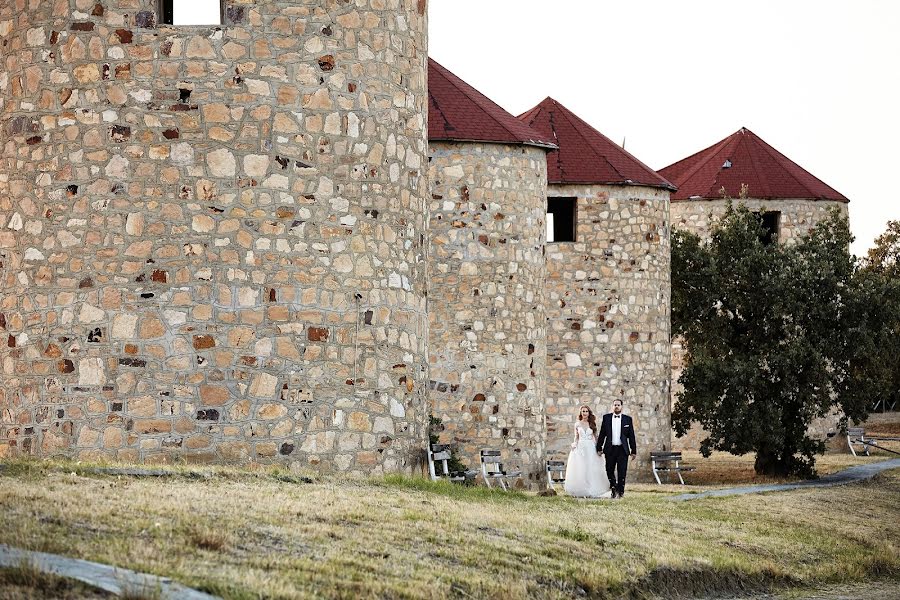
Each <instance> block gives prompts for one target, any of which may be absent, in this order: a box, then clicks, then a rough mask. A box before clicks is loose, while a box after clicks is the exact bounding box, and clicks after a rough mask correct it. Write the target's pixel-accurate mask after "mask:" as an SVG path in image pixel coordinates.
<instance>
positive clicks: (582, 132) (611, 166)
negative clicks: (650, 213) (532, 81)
mask: <svg viewBox="0 0 900 600" xmlns="http://www.w3.org/2000/svg"><path fill="white" fill-rule="evenodd" d="M519 120H521V121H522V122H523V123H527V124H528V125H530V126H531V127H532V128H533V129H536V130H537V131H539V132H540V133H542V134H543V135H544V136H545V137H547V138H548V139H551V140H553V141H555V142H556V145H557V146H559V150H556V151H553V152H550V153H548V154H547V178H548V181H549V182H550V183H560V184H566V183H587V184H613V185H623V184H626V185H646V186H653V187H661V188H667V189H671V190H674V189H675V186H673V185H672V184H671V183H669V182H668V181H666V180H665V179H664V178H663V177H661V176H660V175H659V174H658V173H657V172H656V171H654V170H653V169H651V168H650V167H648V166H647V165H645V164H644V163H642V162H641V161H639V160H638V159H636V158H635V157H634V156H632V155H631V154H629V153H628V152H626V151H625V149H624V148H622V147H621V146H619V145H618V144H616V143H615V142H613V141H612V140H610V139H609V138H608V137H606V136H605V135H603V134H602V133H600V132H599V131H597V130H596V129H594V128H593V127H591V126H590V125H588V124H587V123H585V122H584V121H582V120H581V119H580V118H579V117H578V116H577V115H576V114H575V113H573V112H572V111H570V110H569V109H568V108H566V107H565V106H563V105H562V104H560V103H559V102H557V101H556V100H554V99H553V98H547V99H546V100H544V101H543V102H541V103H540V104H538V105H537V106H535V107H534V108H532V109H531V110H529V111H528V112H526V113H524V114H522V115H519Z"/></svg>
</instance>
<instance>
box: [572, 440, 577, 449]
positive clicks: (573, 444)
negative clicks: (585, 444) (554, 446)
mask: <svg viewBox="0 0 900 600" xmlns="http://www.w3.org/2000/svg"><path fill="white" fill-rule="evenodd" d="M577 446H578V444H576V443H575V442H572V450H574V449H575V448H576V447H577Z"/></svg>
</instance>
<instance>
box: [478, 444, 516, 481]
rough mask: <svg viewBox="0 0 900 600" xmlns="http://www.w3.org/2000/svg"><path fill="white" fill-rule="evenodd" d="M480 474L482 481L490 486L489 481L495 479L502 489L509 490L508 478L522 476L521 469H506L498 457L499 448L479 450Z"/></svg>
mask: <svg viewBox="0 0 900 600" xmlns="http://www.w3.org/2000/svg"><path fill="white" fill-rule="evenodd" d="M481 476H482V477H484V483H485V484H487V486H488V487H492V485H491V481H492V480H493V481H497V482H498V483H499V484H500V487H501V488H502V489H504V490H507V491H508V490H509V480H510V479H511V478H512V479H515V478H518V477H521V476H522V472H521V471H506V470H505V469H504V468H503V463H502V462H501V459H500V451H499V450H482V451H481Z"/></svg>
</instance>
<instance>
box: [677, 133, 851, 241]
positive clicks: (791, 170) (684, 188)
mask: <svg viewBox="0 0 900 600" xmlns="http://www.w3.org/2000/svg"><path fill="white" fill-rule="evenodd" d="M660 174H661V175H663V176H664V177H666V178H667V179H669V181H671V182H672V183H674V184H675V185H676V186H677V187H678V191H677V192H675V193H674V194H673V195H672V208H671V212H672V226H673V227H675V228H676V229H681V230H684V231H691V232H693V233H696V234H697V235H699V236H700V237H701V238H707V237H709V234H710V230H711V227H712V225H713V223H715V222H716V221H717V220H718V219H720V218H721V217H722V215H724V214H725V207H726V205H727V203H728V201H727V200H726V199H725V198H733V199H735V201H738V199H740V202H741V203H742V204H745V205H746V206H747V208H749V209H750V210H751V211H756V212H760V213H761V214H763V215H764V217H765V218H764V224H765V225H766V226H767V227H771V228H772V230H773V234H774V236H773V239H774V240H776V241H778V242H781V243H792V242H794V241H796V240H798V239H799V238H800V237H801V236H803V235H806V234H807V233H808V232H809V230H810V229H812V228H813V227H815V226H816V224H817V223H818V222H819V221H822V220H823V219H824V218H825V217H826V216H828V212H829V211H830V210H831V209H832V208H834V207H837V208H838V210H840V211H841V212H842V213H844V214H845V215H846V214H847V203H848V202H849V200H848V199H847V198H846V197H845V196H844V195H843V194H841V193H840V192H838V191H837V190H835V189H834V188H832V187H830V186H828V185H827V184H825V183H824V182H822V181H821V180H819V179H817V178H816V177H815V176H813V175H812V174H811V173H809V172H808V171H806V170H805V169H803V168H802V167H801V166H799V165H798V164H796V163H795V162H793V161H792V160H791V159H789V158H788V157H786V156H785V155H783V154H782V153H780V152H779V151H778V150H776V149H775V148H773V147H772V146H770V145H769V144H767V143H766V142H765V141H763V139H762V138H760V137H759V136H758V135H756V134H755V133H753V132H752V131H750V130H749V129H747V128H745V127H742V128H741V129H740V130H738V131H737V132H735V133H733V134H732V135H730V136H728V137H727V138H725V139H724V140H722V141H720V142H719V143H717V144H713V145H712V146H710V147H709V148H706V149H705V150H701V151H700V152H697V153H696V154H693V155H691V156H689V157H687V158H685V159H683V160H680V161H678V162H677V163H675V164H672V165H670V166H668V167H666V168H665V169H662V170H660ZM744 186H745V187H744ZM742 188H744V189H742ZM742 196H743V197H742Z"/></svg>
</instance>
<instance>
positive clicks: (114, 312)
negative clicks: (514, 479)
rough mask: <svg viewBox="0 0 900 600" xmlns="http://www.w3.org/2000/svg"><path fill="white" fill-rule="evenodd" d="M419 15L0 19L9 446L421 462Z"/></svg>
mask: <svg viewBox="0 0 900 600" xmlns="http://www.w3.org/2000/svg"><path fill="white" fill-rule="evenodd" d="M425 13H426V2H425V0H355V1H354V2H346V1H338V0H233V1H229V2H226V3H225V10H224V14H225V20H226V22H225V24H224V25H222V26H216V27H172V26H163V25H159V24H158V23H157V16H156V2H155V1H153V0H6V1H4V2H2V3H0V42H2V46H0V59H2V63H0V131H2V140H3V146H2V155H0V280H2V281H0V286H2V287H0V331H2V334H3V336H2V337H3V344H2V350H0V436H2V438H3V444H2V445H0V455H2V454H5V453H9V452H21V453H26V454H36V455H42V456H49V455H55V454H64V455H68V456H75V457H78V458H83V459H119V460H129V461H146V462H171V461H176V460H187V461H204V462H207V461H216V462H246V461H260V462H270V461H290V462H291V463H292V464H299V465H308V466H312V467H316V468H318V469H321V470H332V469H334V470H342V471H347V472H351V473H372V472H382V471H393V472H396V471H409V470H410V469H411V464H412V462H413V461H414V460H415V458H416V456H418V453H419V452H421V447H422V440H423V439H424V422H425V412H424V406H425V395H426V393H427V385H426V382H427V355H426V343H427V335H426V330H427V322H426V306H425V296H426V292H425V285H426V272H425V271H426V269H425V267H426V265H425V232H426V198H427V193H428V182H427V179H426V173H425V171H424V170H425V168H426V167H425V161H426V154H427V148H426V123H425V120H426V116H425V115H426V75H425V73H426V54H427V39H426V38H427V31H426V30H427V28H426V14H425ZM492 218H493V214H492ZM523 267H524V265H523ZM538 326H540V324H538ZM541 375H542V373H541ZM532 393H536V392H532Z"/></svg>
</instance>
